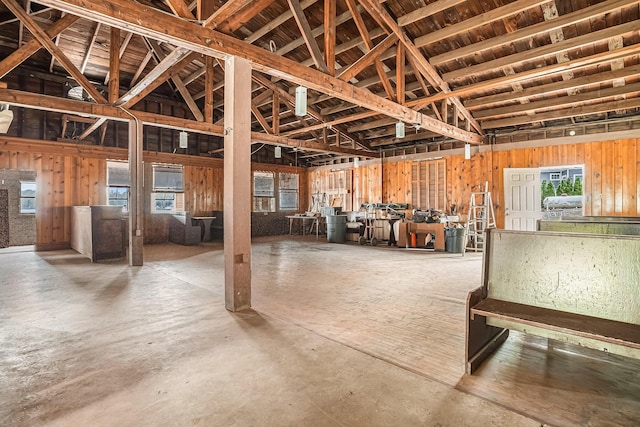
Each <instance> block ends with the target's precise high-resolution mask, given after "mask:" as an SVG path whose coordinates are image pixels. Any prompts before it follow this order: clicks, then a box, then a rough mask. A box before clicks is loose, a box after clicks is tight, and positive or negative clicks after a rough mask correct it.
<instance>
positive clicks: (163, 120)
mask: <svg viewBox="0 0 640 427" xmlns="http://www.w3.org/2000/svg"><path fill="white" fill-rule="evenodd" d="M0 103H4V104H10V105H13V106H18V107H25V108H34V109H38V110H45V111H55V112H58V113H63V114H65V113H66V114H76V115H81V116H93V117H101V118H104V119H110V120H118V121H127V122H128V121H130V120H131V119H132V116H131V115H133V116H135V117H136V118H138V120H140V121H141V122H142V123H143V124H144V125H147V126H154V127H161V128H164V129H174V130H180V131H181V130H184V131H187V132H197V133H202V134H207V135H214V136H224V127H223V126H219V125H215V124H212V123H205V122H197V121H195V120H189V119H183V118H179V117H172V116H165V115H162V114H154V113H147V112H144V111H129V112H127V111H125V110H124V109H122V108H120V107H116V106H113V105H108V104H95V103H92V102H85V101H76V100H74V99H64V98H58V97H55V96H49V95H40V94H37V93H32V92H24V91H19V90H13V89H2V88H0ZM130 114H131V115H130ZM251 140H252V142H253V143H264V144H269V145H282V146H289V147H294V148H298V149H301V150H309V151H319V152H324V153H336V154H349V155H353V156H360V157H365V158H377V157H379V154H378V153H376V152H372V151H366V150H358V149H349V148H339V147H333V146H328V145H326V144H321V143H314V142H308V141H301V140H297V139H291V138H286V137H282V136H277V135H267V134H263V133H258V132H251Z"/></svg>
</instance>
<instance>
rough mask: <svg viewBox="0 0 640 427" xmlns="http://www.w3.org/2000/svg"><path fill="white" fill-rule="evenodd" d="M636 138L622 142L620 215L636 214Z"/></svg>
mask: <svg viewBox="0 0 640 427" xmlns="http://www.w3.org/2000/svg"><path fill="white" fill-rule="evenodd" d="M636 143H637V140H635V139H628V140H625V141H624V143H623V144H622V159H623V161H624V164H623V174H622V215H625V216H636V215H637V214H638V210H637V206H636V192H635V190H636V188H637V187H636V186H637V184H636V182H637V179H638V177H637V175H636V162H637V160H636V151H637V149H636V145H637V144H636Z"/></svg>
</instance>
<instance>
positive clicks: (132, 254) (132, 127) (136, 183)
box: [129, 120, 144, 266]
mask: <svg viewBox="0 0 640 427" xmlns="http://www.w3.org/2000/svg"><path fill="white" fill-rule="evenodd" d="M142 174H143V169H142V122H140V121H138V120H130V121H129V265H131V266H140V265H142V263H143V252H142V251H143V248H142V244H143V241H144V233H143V228H144V217H143V212H144V193H143V191H142Z"/></svg>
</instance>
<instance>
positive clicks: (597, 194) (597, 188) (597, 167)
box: [589, 142, 603, 216]
mask: <svg viewBox="0 0 640 427" xmlns="http://www.w3.org/2000/svg"><path fill="white" fill-rule="evenodd" d="M589 146H590V147H591V167H592V170H593V171H592V175H591V195H592V197H591V212H592V215H595V216H600V215H602V197H603V191H602V174H603V170H602V143H601V142H596V143H594V144H589Z"/></svg>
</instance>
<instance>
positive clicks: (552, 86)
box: [464, 65, 640, 110]
mask: <svg viewBox="0 0 640 427" xmlns="http://www.w3.org/2000/svg"><path fill="white" fill-rule="evenodd" d="M639 74H640V65H634V66H631V67H626V68H622V69H619V70H615V71H606V72H603V73H596V74H590V75H588V76H583V77H575V78H573V79H571V80H563V81H559V82H554V83H549V84H546V85H540V86H533V87H530V88H527V89H524V90H522V91H520V92H503V93H499V94H496V95H489V96H484V97H481V98H472V99H469V100H467V101H465V103H464V105H465V106H466V107H467V108H468V109H470V110H477V109H481V108H482V107H485V106H494V105H496V104H504V103H508V102H514V101H518V100H522V99H526V98H539V97H541V96H547V95H551V94H554V93H559V92H568V91H575V90H577V89H580V88H583V87H588V86H592V85H599V84H601V83H605V82H609V81H612V80H616V79H624V78H626V77H634V76H637V75H639Z"/></svg>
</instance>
